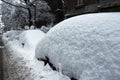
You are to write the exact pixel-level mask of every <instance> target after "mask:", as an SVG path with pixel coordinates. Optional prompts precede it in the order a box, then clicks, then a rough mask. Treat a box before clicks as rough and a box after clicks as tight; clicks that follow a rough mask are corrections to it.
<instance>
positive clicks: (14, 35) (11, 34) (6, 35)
mask: <svg viewBox="0 0 120 80" xmlns="http://www.w3.org/2000/svg"><path fill="white" fill-rule="evenodd" d="M21 32H22V31H17V30H11V31H7V32H5V33H4V34H3V38H4V40H5V39H6V40H7V41H11V40H14V39H18V35H19V34H20V33H21Z"/></svg>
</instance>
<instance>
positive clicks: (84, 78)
mask: <svg viewBox="0 0 120 80" xmlns="http://www.w3.org/2000/svg"><path fill="white" fill-rule="evenodd" d="M35 56H36V57H37V58H45V56H47V57H49V59H50V61H51V62H52V63H53V65H54V66H55V67H56V68H59V69H61V71H62V73H64V74H65V75H68V76H69V77H74V78H76V79H78V80H120V13H98V14H86V15H81V16H77V17H73V18H70V19H67V20H65V21H62V22H61V23H59V24H57V25H56V26H54V28H52V29H51V30H50V31H49V32H48V33H47V34H46V36H45V37H44V38H43V39H42V40H41V42H40V43H39V44H38V45H37V47H36V53H35Z"/></svg>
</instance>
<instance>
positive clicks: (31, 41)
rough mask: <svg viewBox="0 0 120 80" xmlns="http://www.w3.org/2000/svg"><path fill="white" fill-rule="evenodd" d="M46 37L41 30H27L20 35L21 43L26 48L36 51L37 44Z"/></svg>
mask: <svg viewBox="0 0 120 80" xmlns="http://www.w3.org/2000/svg"><path fill="white" fill-rule="evenodd" d="M44 36H45V33H43V32H42V31H41V30H26V31H23V32H22V33H21V34H20V35H19V42H20V43H21V44H22V46H23V47H25V48H30V49H35V47H36V45H37V43H38V42H39V41H40V40H41V39H42V38H43V37H44Z"/></svg>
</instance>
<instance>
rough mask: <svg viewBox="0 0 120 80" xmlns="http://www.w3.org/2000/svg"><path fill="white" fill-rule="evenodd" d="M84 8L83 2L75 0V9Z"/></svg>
mask: <svg viewBox="0 0 120 80" xmlns="http://www.w3.org/2000/svg"><path fill="white" fill-rule="evenodd" d="M83 6H84V3H83V0H77V4H76V7H75V8H76V9H79V8H82V7H83Z"/></svg>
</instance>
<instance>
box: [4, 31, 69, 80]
mask: <svg viewBox="0 0 120 80" xmlns="http://www.w3.org/2000/svg"><path fill="white" fill-rule="evenodd" d="M18 32H19V31H18ZM16 33H17V31H16V32H14V31H10V32H6V33H4V35H3V41H5V48H6V49H7V50H8V52H9V53H6V54H7V56H8V55H9V56H8V57H6V58H7V59H8V63H10V64H12V65H14V68H15V69H14V70H15V72H16V73H13V74H16V78H17V77H18V78H20V79H21V80H23V79H24V80H70V79H69V78H68V77H67V76H64V75H62V74H61V73H59V72H57V71H53V70H52V69H51V68H50V66H49V65H48V64H47V65H46V66H44V62H41V61H38V60H37V59H36V58H35V53H34V52H35V51H34V49H30V48H23V47H21V46H22V44H20V43H21V42H24V43H25V47H29V46H32V48H35V44H37V41H38V40H40V39H41V38H42V37H43V36H44V35H45V34H43V33H42V32H41V31H40V30H39V31H38V30H27V31H23V32H22V33H21V34H19V35H17V34H16ZM7 35H11V36H7ZM12 35H14V36H17V37H18V39H16V38H14V39H12V40H9V39H8V38H11V37H12V38H13V36H12ZM40 37H41V38H40ZM22 38H23V39H22ZM21 39H22V41H20V40H21ZM26 43H27V45H28V46H27V45H26ZM11 79H12V78H11Z"/></svg>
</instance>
